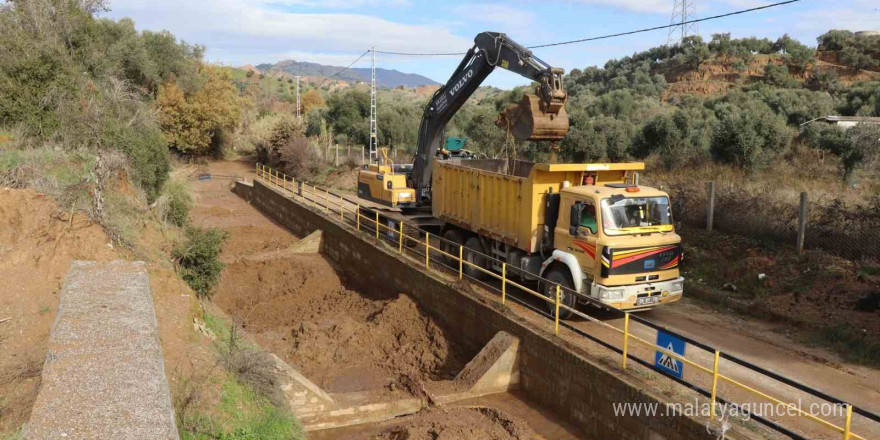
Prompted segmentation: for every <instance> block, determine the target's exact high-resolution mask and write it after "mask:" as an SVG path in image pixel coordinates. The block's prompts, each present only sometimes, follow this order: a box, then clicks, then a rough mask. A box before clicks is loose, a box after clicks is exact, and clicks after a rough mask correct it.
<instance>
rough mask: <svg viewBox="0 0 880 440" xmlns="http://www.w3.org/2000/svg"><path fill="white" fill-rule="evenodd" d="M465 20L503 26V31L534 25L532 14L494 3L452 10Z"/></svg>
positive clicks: (464, 6) (477, 4)
mask: <svg viewBox="0 0 880 440" xmlns="http://www.w3.org/2000/svg"><path fill="white" fill-rule="evenodd" d="M453 13H454V14H456V15H458V16H460V17H462V18H463V19H465V20H470V21H474V22H479V23H488V24H491V25H498V26H503V27H504V28H505V29H523V28H525V27H527V26H531V25H532V24H533V23H534V20H535V15H534V14H533V13H532V12H529V11H526V10H523V9H518V8H512V7H510V6H508V5H504V4H496V3H472V4H467V5H461V6H457V7H455V9H453Z"/></svg>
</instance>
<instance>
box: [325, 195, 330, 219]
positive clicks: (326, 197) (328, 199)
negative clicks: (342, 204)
mask: <svg viewBox="0 0 880 440" xmlns="http://www.w3.org/2000/svg"><path fill="white" fill-rule="evenodd" d="M324 212H326V213H327V214H330V190H329V189H325V190H324Z"/></svg>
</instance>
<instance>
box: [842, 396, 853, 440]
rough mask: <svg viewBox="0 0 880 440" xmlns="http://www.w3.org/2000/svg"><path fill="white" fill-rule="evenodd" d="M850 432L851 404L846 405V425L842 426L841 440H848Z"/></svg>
mask: <svg viewBox="0 0 880 440" xmlns="http://www.w3.org/2000/svg"><path fill="white" fill-rule="evenodd" d="M851 434H852V405H846V426H844V427H843V440H849V438H850V435H851Z"/></svg>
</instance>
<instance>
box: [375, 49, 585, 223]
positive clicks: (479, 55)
mask: <svg viewBox="0 0 880 440" xmlns="http://www.w3.org/2000/svg"><path fill="white" fill-rule="evenodd" d="M496 67H501V68H503V69H506V70H509V71H511V72H515V73H518V74H520V75H522V76H524V77H526V78H529V79H531V80H532V81H535V82H537V83H538V85H537V87H536V89H535V93H529V94H526V95H525V96H523V99H522V101H521V102H520V103H519V104H513V105H511V106H509V107H508V108H507V109H505V110H504V112H502V113H501V114H500V115H499V117H498V121H497V122H496V125H498V127H500V128H501V129H504V130H506V131H507V132H508V133H510V135H511V136H513V137H514V138H516V139H518V140H523V141H525V140H530V141H550V142H553V143H555V142H558V141H560V140H561V139H562V138H564V137H565V135H566V134H567V133H568V114H567V113H566V111H565V103H566V101H567V99H568V95H567V94H566V93H565V90H564V88H563V84H562V75H563V74H564V71H563V69H559V68H554V67H550V65H548V64H547V63H545V62H544V61H542V60H540V59H539V58H537V57H535V56H534V55H533V54H532V51H531V50H529V49H527V48H525V47H524V46H521V45H520V44H518V43H516V42H514V41H513V40H511V39H510V38H508V37H507V35H505V34H503V33H499V32H483V33H481V34H479V35H477V36H476V38H474V46H473V47H471V48H470V50H468V52H467V55H465V57H464V59H462V61H461V63H459V65H458V68H456V69H455V72H453V74H452V75H451V76H450V78H449V81H447V82H446V84H445V85H444V86H443V87H441V88H440V89H438V90H437V91H436V92H435V93H434V95H433V96H432V97H431V100H430V101H428V104H427V105H426V106H425V110H424V113H423V116H422V122H421V125H420V127H419V139H418V148H417V153H416V157H415V159H414V161H413V163H412V164H411V165H410V164H407V165H401V164H394V163H392V162H391V161H390V160H389V159H388V153H387V150H382V159H381V160H380V161H379V163H375V164H370V165H367V166H365V167H364V169H363V170H361V171H360V172H359V173H358V197H360V198H361V199H364V200H368V201H371V202H375V203H377V204H378V205H382V206H385V207H390V208H395V209H400V210H403V211H406V210H418V209H421V208H425V209H427V208H430V205H431V174H432V170H433V167H432V163H433V161H434V160H437V154H438V152H439V151H440V150H441V148H440V147H441V142H442V141H443V132H444V129H445V128H446V125H447V124H448V123H449V121H450V120H451V119H452V117H453V116H454V115H455V113H456V112H458V110H459V109H461V107H462V105H464V103H465V101H467V100H468V98H470V96H471V95H473V93H474V92H475V91H476V90H477V88H478V87H479V86H480V84H482V83H483V81H484V80H485V79H486V77H488V76H489V74H490V73H492V71H494V70H495V68H496Z"/></svg>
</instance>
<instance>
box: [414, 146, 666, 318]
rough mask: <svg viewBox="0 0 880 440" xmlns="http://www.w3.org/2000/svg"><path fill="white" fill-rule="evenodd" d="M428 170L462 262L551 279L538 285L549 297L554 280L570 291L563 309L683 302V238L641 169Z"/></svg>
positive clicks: (455, 164)
mask: <svg viewBox="0 0 880 440" xmlns="http://www.w3.org/2000/svg"><path fill="white" fill-rule="evenodd" d="M434 166H435V170H434V175H433V179H432V184H431V189H432V193H433V195H432V198H433V203H432V211H433V215H434V217H436V218H437V219H439V220H441V221H442V222H443V226H442V229H441V232H440V233H441V235H442V237H443V238H445V239H446V240H447V243H448V242H451V243H453V244H458V245H464V247H465V256H466V259H467V261H468V262H470V263H472V264H475V265H478V266H480V267H482V268H484V269H486V270H494V271H498V272H500V271H501V269H502V268H501V265H502V263H506V264H507V273H508V274H519V276H520V277H521V278H524V279H526V280H532V281H534V280H536V279H537V277H536V276H535V275H540V276H541V277H542V278H544V279H546V280H549V281H550V282H549V283H548V282H543V283H542V284H543V285H541V286H540V288H541V289H542V291H543V292H544V293H546V294H550V295H549V296H550V297H553V296H554V295H555V285H554V284H552V283H559V284H561V285H562V286H564V287H567V288H568V289H570V290H571V291H573V292H576V294H571V293H563V295H562V302H563V303H564V304H565V305H567V306H569V307H575V306H576V305H577V304H578V303H587V302H589V303H595V302H594V301H590V300H589V299H587V298H592V299H594V300H596V301H599V302H601V303H603V304H606V305H608V306H611V307H616V308H618V309H625V310H632V311H636V310H646V309H650V308H652V307H655V306H657V305H659V304H664V303H669V302H673V301H677V300H679V299H680V298H681V295H682V291H683V287H684V279H683V278H682V277H681V276H680V274H679V264H680V263H681V259H682V248H681V238H680V237H679V236H678V235H677V234H676V233H675V229H674V226H673V223H672V214H671V210H670V204H669V196H668V195H667V194H666V193H664V192H662V191H659V190H657V189H653V188H648V187H645V186H639V185H637V182H636V180H637V177H636V176H637V174H636V173H637V172H638V171H640V170H643V169H644V164H642V163H616V164H605V163H600V164H546V163H532V162H525V161H515V160H495V159H488V160H448V161H437V162H436V163H435V165H434ZM448 245H449V244H447V246H448ZM483 255H487V256H490V257H492V258H486V257H484V256H483ZM466 266H468V265H466ZM466 270H467V271H468V274H469V275H470V276H473V277H477V278H479V277H481V276H484V275H485V274H484V273H483V272H481V271H480V270H478V269H476V268H472V267H467V269H466ZM551 292H553V294H551ZM552 309H553V308H551V313H552ZM563 313H564V312H560V315H562V314H563ZM566 315H567V314H566ZM563 317H564V316H563Z"/></svg>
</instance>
